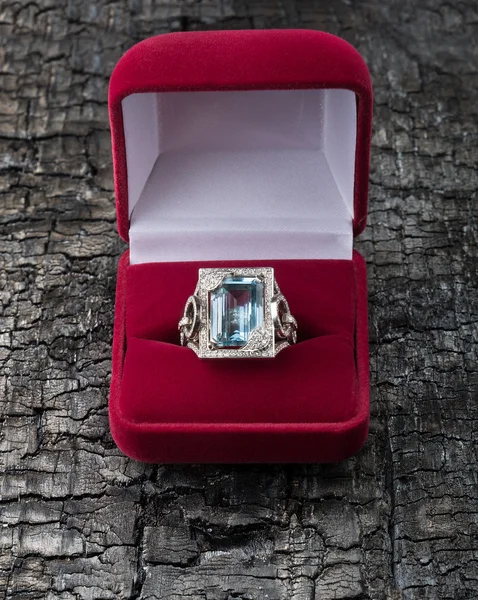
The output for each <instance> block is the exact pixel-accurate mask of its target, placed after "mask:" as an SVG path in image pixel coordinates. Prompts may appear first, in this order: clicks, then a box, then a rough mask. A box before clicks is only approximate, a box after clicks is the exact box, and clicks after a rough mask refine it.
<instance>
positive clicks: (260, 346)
mask: <svg viewBox="0 0 478 600" xmlns="http://www.w3.org/2000/svg"><path fill="white" fill-rule="evenodd" d="M178 329H179V332H180V342H181V345H182V346H187V347H188V348H191V350H194V352H195V353H196V354H197V355H198V356H199V358H273V357H274V356H276V355H277V354H278V353H279V352H280V351H281V350H283V349H284V348H287V346H290V345H291V344H295V343H296V342H297V321H296V320H295V319H294V317H293V316H292V315H291V313H290V310H289V304H288V302H287V300H286V299H285V297H284V296H283V294H282V293H281V291H280V289H279V286H278V285H277V282H276V280H275V278H274V269H272V268H271V267H264V268H239V269H235V268H231V269H227V268H224V269H199V279H198V283H197V285H196V289H195V291H194V294H193V295H192V296H190V297H189V298H188V299H187V302H186V306H185V307H184V314H183V317H182V319H181V320H180V321H179V324H178Z"/></svg>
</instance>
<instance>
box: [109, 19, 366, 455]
mask: <svg viewBox="0 0 478 600" xmlns="http://www.w3.org/2000/svg"><path fill="white" fill-rule="evenodd" d="M109 109H110V121H111V133H112V141H113V162H114V174H115V191H116V199H117V211H118V228H119V233H120V235H121V237H122V238H123V239H124V240H126V241H129V245H130V249H129V251H128V252H126V253H125V254H124V255H123V257H122V258H121V260H120V263H119V268H118V282H117V296H116V310H115V325H114V343H113V372H112V382H111V395H110V402H109V414H110V424H111V432H112V435H113V437H114V439H115V441H116V443H117V444H118V446H119V448H121V449H122V450H123V451H124V452H125V453H126V454H127V455H129V456H131V457H133V458H135V459H138V460H141V461H145V462H160V463H170V462H176V463H180V462H190V463H192V462H194V463H197V462H234V463H240V462H335V461H339V460H342V459H344V458H346V457H349V456H351V455H352V454H354V453H355V452H357V451H358V450H359V448H360V447H361V446H362V444H363V443H364V441H365V439H366V436H367V431H368V420H369V378H368V339H367V299H366V271H365V265H364V260H363V258H362V257H361V256H360V254H358V253H357V252H356V251H354V250H353V239H354V236H355V235H357V234H359V233H360V232H361V231H362V230H363V228H364V226H365V221H366V212H367V188H368V175H369V152H370V134H371V115H372V91H371V84H370V77H369V73H368V70H367V67H366V65H365V63H364V61H363V60H362V58H361V57H360V55H359V54H358V52H357V51H356V50H355V49H353V48H352V47H351V46H350V45H349V44H348V43H347V42H345V41H343V40H341V39H339V38H337V37H335V36H332V35H329V34H326V33H322V32H317V31H306V30H275V31H274V30H273V31H213V32H192V33H173V34H166V35H160V36H157V37H153V38H151V39H148V40H145V41H143V42H141V43H139V44H137V45H136V46H134V47H133V48H131V49H130V50H129V51H128V52H127V53H126V54H125V55H124V56H123V57H122V58H121V60H120V61H119V62H118V64H117V66H116V68H115V69H114V72H113V74H112V77H111V82H110V88H109ZM222 266H224V267H249V266H258V267H273V268H274V271H275V277H276V279H277V282H278V284H279V286H280V288H281V291H282V293H283V294H284V295H285V297H286V298H287V299H288V301H289V304H290V309H291V312H292V313H293V314H294V316H295V317H296V319H297V321H298V326H299V331H298V333H299V341H298V343H297V344H296V345H294V346H291V347H290V348H286V349H285V350H283V351H282V352H281V353H280V354H279V355H277V357H276V358H272V359H242V360H237V359H222V360H200V359H199V358H198V357H197V356H196V355H195V353H194V352H193V351H192V350H190V349H188V348H185V347H182V346H180V345H179V332H178V327H177V325H178V321H179V320H180V318H181V316H182V314H183V309H184V306H185V303H186V300H187V298H188V296H190V295H191V294H192V293H193V292H194V288H195V285H196V282H197V277H198V269H199V268H200V267H222Z"/></svg>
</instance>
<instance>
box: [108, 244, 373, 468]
mask: <svg viewBox="0 0 478 600" xmlns="http://www.w3.org/2000/svg"><path fill="white" fill-rule="evenodd" d="M213 264H216V265H217V264H220V263H209V265H213ZM222 264H224V265H225V264H226V263H222ZM227 264H228V265H231V266H234V263H229V262H228V263H227ZM241 264H243V263H241ZM245 264H246V266H248V265H249V264H254V263H253V262H250V261H249V262H248V263H245ZM269 264H270V265H271V266H273V267H274V268H275V270H276V277H277V280H278V281H279V282H280V285H281V289H282V291H283V293H284V294H286V296H287V297H288V299H289V302H290V305H291V308H293V310H294V313H295V315H296V317H297V319H298V322H299V326H300V328H301V337H300V340H299V343H298V344H297V345H296V346H294V347H291V348H288V349H286V350H284V351H283V352H282V353H281V354H279V355H278V356H277V357H276V358H275V359H272V360H241V361H234V360H221V361H201V360H199V359H198V358H197V357H196V356H195V354H194V353H193V352H192V351H191V350H189V349H187V348H181V347H179V346H178V345H177V329H176V327H177V321H178V320H179V318H180V316H181V308H180V307H181V306H182V304H183V301H184V299H185V298H186V297H187V296H188V295H189V294H190V293H191V291H192V290H193V289H194V286H195V284H196V280H197V269H198V265H197V264H195V263H176V264H173V263H155V264H143V265H133V266H130V265H129V262H128V256H127V255H125V256H124V257H123V259H122V261H121V262H120V266H119V269H118V286H117V303H116V317H115V338H114V352H113V379H112V385H111V397H110V422H111V430H112V433H113V436H114V438H115V440H116V442H117V444H118V445H119V447H120V448H121V449H123V451H124V452H125V453H126V454H128V455H130V456H132V457H134V458H137V459H139V460H143V461H149V462H163V463H164V462H312V461H320V462H334V461H337V460H342V459H343V458H345V457H347V456H350V455H351V454H353V453H354V452H356V451H357V450H358V449H359V448H360V446H361V445H362V444H363V442H364V440H365V438H366V435H367V428H368V353H367V310H366V283H365V282H366V279H365V267H364V263H363V259H362V258H361V256H360V255H359V254H358V253H355V254H354V260H353V261H269ZM202 266H207V265H202ZM166 283H167V285H166ZM171 283H172V285H171ZM304 298H306V301H304ZM358 352H360V353H361V354H360V356H358V354H357V353H358ZM231 382H235V383H236V385H232V386H231ZM246 382H247V384H246Z"/></svg>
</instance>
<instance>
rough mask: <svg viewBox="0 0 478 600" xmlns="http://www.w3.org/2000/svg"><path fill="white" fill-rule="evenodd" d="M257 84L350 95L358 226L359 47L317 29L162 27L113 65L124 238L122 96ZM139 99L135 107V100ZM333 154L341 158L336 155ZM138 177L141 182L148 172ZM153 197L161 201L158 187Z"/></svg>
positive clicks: (363, 179) (362, 78)
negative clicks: (169, 30)
mask: <svg viewBox="0 0 478 600" xmlns="http://www.w3.org/2000/svg"><path fill="white" fill-rule="evenodd" d="M259 90H268V91H269V94H270V93H272V92H273V91H278V90H349V91H350V92H353V93H354V94H355V99H356V114H355V115H354V121H353V122H354V124H356V131H354V132H353V135H354V137H353V142H354V145H355V149H354V154H353V156H352V162H353V164H352V166H351V169H350V173H351V177H352V178H353V182H352V186H351V187H353V189H352V190H351V197H352V202H351V204H352V203H353V206H352V207H351V219H352V225H353V235H354V236H356V235H358V234H359V233H360V232H361V231H363V229H364V227H365V224H366V217H367V196H368V177H369V157H370V138H371V119H372V88H371V81H370V75H369V72H368V69H367V66H366V65H365V62H364V61H363V59H362V57H361V56H360V54H359V53H358V52H357V51H356V50H355V49H354V48H353V47H352V46H351V45H350V44H348V43H347V42H346V41H344V40H342V39H340V38H338V37H336V36H333V35H331V34H327V33H324V32H318V31H309V30H264V31H258V30H254V31H210V32H187V33H172V34H164V35H159V36H156V37H153V38H150V39H147V40H145V41H143V42H140V43H139V44H136V45H135V46H133V47H132V48H131V49H130V50H128V51H127V52H126V54H125V55H124V56H123V57H122V58H121V59H120V61H119V62H118V64H117V65H116V67H115V69H114V71H113V74H112V76H111V80H110V87H109V99H108V101H109V111H110V123H111V132H112V149H113V165H114V172H115V194H116V203H117V215H118V230H119V234H120V236H121V237H122V238H123V239H124V240H125V241H129V238H130V216H131V212H132V204H133V202H132V199H131V198H130V199H129V195H130V196H131V189H132V187H131V181H128V149H127V141H126V136H125V119H124V109H125V104H124V101H125V99H127V98H128V97H130V96H131V95H133V94H134V95H139V94H141V95H143V94H151V93H155V94H159V93H163V92H165V93H178V92H215V91H235V92H256V93H257V92H258V91H259ZM170 97H171V98H172V97H173V96H170ZM239 97H240V95H239ZM336 98H337V100H339V101H340V97H339V96H334V97H331V99H329V103H330V102H332V103H333V102H335V99H336ZM298 101H299V102H302V101H303V99H300V98H299V100H298ZM309 104H310V102H309ZM137 106H138V107H139V108H141V104H140V103H139V104H137ZM172 110H173V111H174V106H173V107H172ZM305 110H307V103H305ZM336 110H337V109H336ZM335 121H336V122H337V119H335ZM266 125H267V123H266ZM337 127H338V130H337V136H338V137H340V135H342V134H343V131H340V119H339V122H338V125H337ZM342 129H343V126H342ZM304 131H305V129H304ZM282 133H284V132H282ZM286 133H287V132H286ZM136 135H138V134H136ZM306 135H308V134H307V132H306ZM137 139H139V140H141V138H136V140H137ZM133 142H134V143H135V144H136V145H135V146H134V147H133V152H132V150H131V140H130V147H129V156H130V160H131V156H132V154H133V155H134V154H137V155H138V156H139V157H140V158H139V160H140V161H141V153H142V152H143V149H142V144H138V143H137V141H135V140H134V139H133ZM336 154H337V153H336ZM337 160H338V162H339V163H340V155H339V156H338V158H337ZM338 168H339V169H340V165H339V167H338ZM130 171H131V169H130ZM143 179H144V181H143V184H144V183H145V181H146V180H147V176H146V177H143ZM157 201H158V202H160V201H161V186H159V187H158V197H157ZM292 210H293V209H292ZM351 235H352V233H351Z"/></svg>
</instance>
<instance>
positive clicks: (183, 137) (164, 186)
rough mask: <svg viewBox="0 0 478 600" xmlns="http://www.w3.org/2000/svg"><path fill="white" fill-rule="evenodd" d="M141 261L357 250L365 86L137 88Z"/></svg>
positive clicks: (136, 259) (135, 196)
mask: <svg viewBox="0 0 478 600" xmlns="http://www.w3.org/2000/svg"><path fill="white" fill-rule="evenodd" d="M122 107H123V120H124V128H125V140H126V160H127V171H128V197H129V212H130V222H131V225H130V258H131V262H132V263H143V262H158V261H195V260H198V261H206V260H247V259H259V260H261V259H265V260H267V259H281V258H283V259H286V258H299V259H300V258H303V259H308V258H336V259H339V258H342V259H350V258H351V257H352V242H353V232H352V221H353V189H354V164H355V141H356V103H355V95H354V93H353V92H351V91H348V90H335V89H328V90H273V91H247V92H235V91H231V92H229V91H221V92H169V93H144V94H132V95H130V96H128V97H126V98H125V99H124V100H123V103H122Z"/></svg>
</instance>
